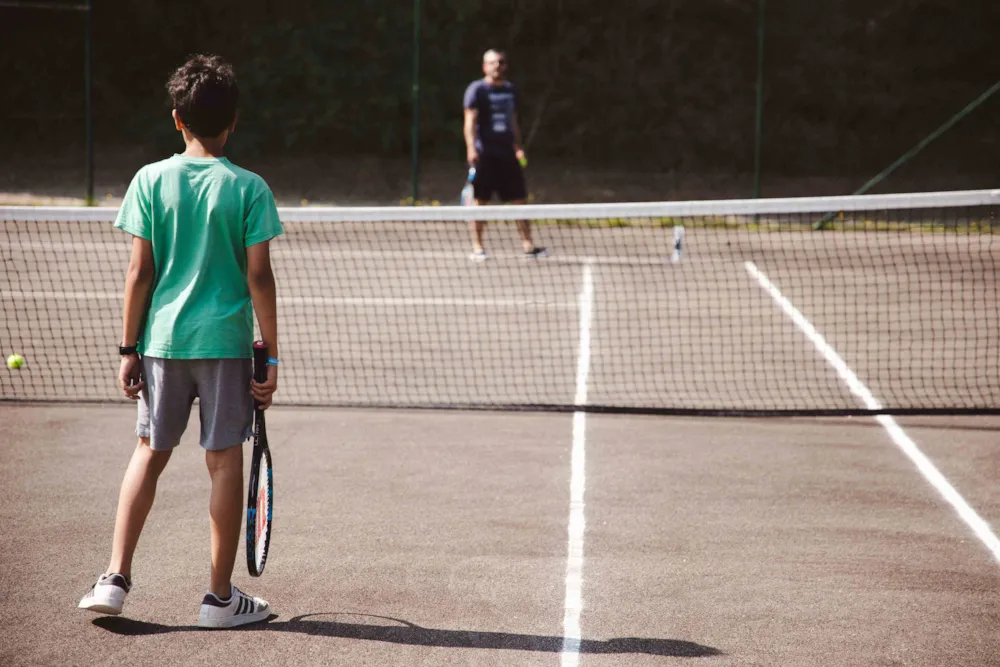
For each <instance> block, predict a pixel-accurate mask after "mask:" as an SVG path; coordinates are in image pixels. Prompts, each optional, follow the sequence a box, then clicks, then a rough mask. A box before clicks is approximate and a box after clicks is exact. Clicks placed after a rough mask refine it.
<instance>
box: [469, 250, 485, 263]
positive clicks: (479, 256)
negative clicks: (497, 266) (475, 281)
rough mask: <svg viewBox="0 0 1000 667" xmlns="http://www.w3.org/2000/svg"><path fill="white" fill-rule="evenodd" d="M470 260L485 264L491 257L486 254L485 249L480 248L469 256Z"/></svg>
mask: <svg viewBox="0 0 1000 667" xmlns="http://www.w3.org/2000/svg"><path fill="white" fill-rule="evenodd" d="M469 259H470V260H471V261H473V262H485V261H486V260H487V259H489V255H487V254H486V250H485V249H483V248H479V249H477V250H473V251H472V254H471V255H469Z"/></svg>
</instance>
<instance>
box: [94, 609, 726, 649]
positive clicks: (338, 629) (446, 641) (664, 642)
mask: <svg viewBox="0 0 1000 667" xmlns="http://www.w3.org/2000/svg"><path fill="white" fill-rule="evenodd" d="M337 615H338V614H334V613H316V614H303V615H301V616H295V617H294V618H292V619H290V620H288V621H279V622H274V619H276V618H277V615H273V614H272V615H271V617H270V618H269V619H268V620H267V621H266V622H264V623H258V624H255V625H249V626H244V627H242V628H234V629H235V630H242V631H247V630H267V631H272V632H295V633H301V634H304V635H312V636H320V637H340V638H344V639H364V640H367V641H376V642H388V643H391V644H408V645H411V646H435V647H440V648H473V649H503V650H512V651H539V652H543V653H559V652H561V651H562V650H563V638H562V637H555V636H551V635H526V634H517V633H511V632H478V631H475V630H444V629H440V628H422V627H420V626H419V625H416V624H414V623H410V622H409V621H404V620H402V619H398V618H389V617H385V616H368V617H369V618H379V619H382V620H388V621H393V622H395V623H399V624H400V625H392V626H389V625H368V624H363V623H343V622H339V621H330V620H319V619H318V618H316V617H319V616H337ZM350 616H356V614H350ZM93 624H94V625H96V626H97V627H99V628H102V629H104V630H107V631H108V632H113V633H115V634H118V635H128V636H139V635H158V634H166V633H171V632H190V631H195V632H203V630H202V629H201V628H199V627H197V626H194V625H161V624H159V623H148V622H146V621H136V620H133V619H128V618H120V617H117V618H116V617H113V616H102V617H101V618H98V619H95V620H94V621H93ZM579 652H580V653H594V654H598V653H605V654H616V653H643V654H648V655H659V656H669V657H675V658H703V657H707V656H717V655H724V654H723V652H722V651H720V650H718V649H716V648H712V647H711V646H702V645H701V644H696V643H695V642H689V641H683V640H680V639H650V638H644V637H615V638H613V639H608V640H604V641H601V640H596V639H583V640H581V641H580V649H579Z"/></svg>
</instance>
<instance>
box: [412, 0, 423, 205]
mask: <svg viewBox="0 0 1000 667" xmlns="http://www.w3.org/2000/svg"><path fill="white" fill-rule="evenodd" d="M420 14H421V12H420V0H413V120H412V127H411V128H410V153H411V157H410V198H411V200H412V204H413V205H414V206H416V205H417V197H418V195H419V189H418V187H417V184H418V181H419V175H420V23H421V15H420Z"/></svg>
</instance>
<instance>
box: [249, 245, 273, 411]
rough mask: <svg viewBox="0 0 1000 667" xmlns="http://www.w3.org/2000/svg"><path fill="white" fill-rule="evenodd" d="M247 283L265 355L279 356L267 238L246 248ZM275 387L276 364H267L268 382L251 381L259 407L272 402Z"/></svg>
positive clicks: (269, 251) (267, 405) (266, 405)
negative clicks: (265, 350) (266, 347)
mask: <svg viewBox="0 0 1000 667" xmlns="http://www.w3.org/2000/svg"><path fill="white" fill-rule="evenodd" d="M247 284H248V285H249V287H250V299H251V301H253V309H254V312H255V313H256V314H257V324H258V326H260V335H261V337H262V338H263V339H264V340H265V341H267V344H268V353H267V356H268V357H271V358H274V359H278V358H279V357H278V300H277V295H276V290H275V284H274V272H273V271H272V270H271V250H270V244H269V243H268V242H267V241H264V242H262V243H256V244H254V245H252V246H250V247H248V248H247ZM277 388H278V367H277V366H271V365H268V367H267V381H266V382H263V383H257V382H253V383H252V384H251V392H252V393H253V395H254V398H256V399H257V400H258V401H259V402H260V404H261V408H267V407H269V406H270V405H271V396H272V394H274V392H275V390H276V389H277Z"/></svg>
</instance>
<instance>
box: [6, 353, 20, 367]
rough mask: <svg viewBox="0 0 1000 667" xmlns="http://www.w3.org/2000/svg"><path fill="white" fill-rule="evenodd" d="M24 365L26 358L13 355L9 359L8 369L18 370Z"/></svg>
mask: <svg viewBox="0 0 1000 667" xmlns="http://www.w3.org/2000/svg"><path fill="white" fill-rule="evenodd" d="M23 365H24V357H22V356H21V355H20V354H12V355H10V356H9V357H7V368H10V369H12V370H13V369H17V368H20V367H21V366H23Z"/></svg>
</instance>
